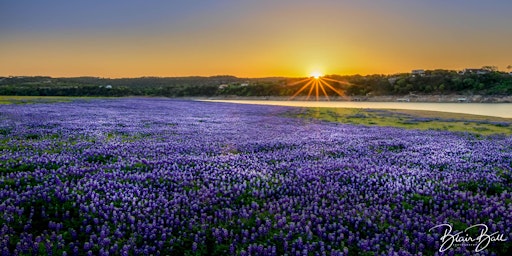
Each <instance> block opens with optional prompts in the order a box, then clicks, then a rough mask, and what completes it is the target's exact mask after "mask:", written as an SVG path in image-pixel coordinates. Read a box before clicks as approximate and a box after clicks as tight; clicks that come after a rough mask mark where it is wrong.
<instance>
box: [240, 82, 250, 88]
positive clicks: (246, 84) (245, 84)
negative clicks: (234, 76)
mask: <svg viewBox="0 0 512 256" xmlns="http://www.w3.org/2000/svg"><path fill="white" fill-rule="evenodd" d="M240 86H241V87H247V86H249V83H241V84H240Z"/></svg>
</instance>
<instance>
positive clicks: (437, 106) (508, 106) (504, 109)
mask: <svg viewBox="0 0 512 256" xmlns="http://www.w3.org/2000/svg"><path fill="white" fill-rule="evenodd" d="M208 101H212V102H229V103H239V104H260V105H278V106H293V107H322V108H363V109H365V108H370V109H410V110H429V111H441V112H451V113H463V114H472V115H483V116H496V117H504V118H512V103H419V102H354V101H273V100H208Z"/></svg>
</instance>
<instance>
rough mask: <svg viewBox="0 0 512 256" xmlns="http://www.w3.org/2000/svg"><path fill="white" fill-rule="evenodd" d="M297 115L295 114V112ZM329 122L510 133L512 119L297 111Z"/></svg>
mask: <svg viewBox="0 0 512 256" xmlns="http://www.w3.org/2000/svg"><path fill="white" fill-rule="evenodd" d="M295 116H297V115H295ZM298 117H301V118H306V119H308V118H313V119H318V120H323V121H328V122H338V123H347V124H359V125H370V126H373V125H375V126H392V127H400V128H406V129H420V130H447V131H455V132H469V133H474V134H479V135H493V134H505V135H512V119H510V118H500V117H489V116H478V115H469V114H458V113H446V112H436V111H421V110H383V109H355V108H306V109H305V111H302V112H301V113H300V114H298Z"/></svg>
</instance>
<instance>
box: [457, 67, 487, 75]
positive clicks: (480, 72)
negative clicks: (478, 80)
mask: <svg viewBox="0 0 512 256" xmlns="http://www.w3.org/2000/svg"><path fill="white" fill-rule="evenodd" d="M487 73H489V70H485V69H481V68H465V69H463V70H462V72H460V74H462V75H467V74H476V75H483V74H487Z"/></svg>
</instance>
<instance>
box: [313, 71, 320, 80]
mask: <svg viewBox="0 0 512 256" xmlns="http://www.w3.org/2000/svg"><path fill="white" fill-rule="evenodd" d="M310 76H311V77H313V78H314V79H318V78H320V77H322V73H320V72H318V71H313V72H311V74H310Z"/></svg>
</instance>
